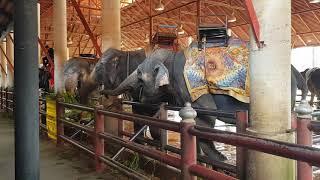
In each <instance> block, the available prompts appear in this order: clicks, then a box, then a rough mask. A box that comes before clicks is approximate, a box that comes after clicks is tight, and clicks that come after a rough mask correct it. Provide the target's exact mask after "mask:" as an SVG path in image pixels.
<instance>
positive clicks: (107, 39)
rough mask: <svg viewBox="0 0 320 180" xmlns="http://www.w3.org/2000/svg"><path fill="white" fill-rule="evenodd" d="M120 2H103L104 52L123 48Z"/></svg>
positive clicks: (108, 0) (111, 0)
mask: <svg viewBox="0 0 320 180" xmlns="http://www.w3.org/2000/svg"><path fill="white" fill-rule="evenodd" d="M120 25H121V22H120V1H119V0H102V36H101V38H102V52H104V51H105V50H106V49H108V48H110V47H113V48H117V49H120V48H121V26H120Z"/></svg>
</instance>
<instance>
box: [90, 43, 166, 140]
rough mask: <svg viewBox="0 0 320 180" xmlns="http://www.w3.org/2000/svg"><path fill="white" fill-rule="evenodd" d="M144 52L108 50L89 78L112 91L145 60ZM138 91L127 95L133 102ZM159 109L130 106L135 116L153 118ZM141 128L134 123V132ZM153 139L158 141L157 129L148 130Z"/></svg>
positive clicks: (136, 99)
mask: <svg viewBox="0 0 320 180" xmlns="http://www.w3.org/2000/svg"><path fill="white" fill-rule="evenodd" d="M145 58H146V53H145V50H143V49H142V50H137V51H121V50H118V49H114V48H110V49H108V50H107V51H106V52H104V53H103V55H102V57H101V60H100V61H99V62H98V63H97V64H96V66H95V68H94V70H93V71H92V75H91V77H92V78H94V81H95V82H97V83H98V84H99V85H103V87H104V89H109V90H112V89H114V88H116V87H118V86H119V85H120V84H121V83H122V82H123V81H124V80H125V79H126V78H127V77H128V76H129V75H130V74H131V73H132V72H134V71H135V70H136V68H137V67H138V66H139V65H140V64H141V63H142V62H143V61H144V60H145ZM140 93H141V92H140V89H135V90H133V91H130V92H128V93H127V94H128V95H129V96H130V97H131V98H132V100H133V101H139V98H140ZM158 110H159V108H157V107H149V106H148V107H146V106H139V105H132V112H133V113H135V114H140V115H146V116H153V115H154V114H156V113H157V111H158ZM141 127H142V125H141V124H138V123H134V130H135V132H136V131H138V130H139V129H140V128H141ZM150 131H151V135H152V137H153V138H154V139H157V140H159V138H160V131H159V129H158V128H153V127H151V128H150Z"/></svg>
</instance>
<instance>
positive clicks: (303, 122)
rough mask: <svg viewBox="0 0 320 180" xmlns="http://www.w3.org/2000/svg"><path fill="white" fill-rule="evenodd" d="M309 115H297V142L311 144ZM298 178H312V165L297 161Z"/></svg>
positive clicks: (309, 179) (310, 179) (306, 179)
mask: <svg viewBox="0 0 320 180" xmlns="http://www.w3.org/2000/svg"><path fill="white" fill-rule="evenodd" d="M310 120H311V117H310V118H308V117H299V116H298V117H297V144H299V145H305V146H312V132H311V131H310V130H309V129H308V124H309V122H310ZM298 180H312V166H311V165H310V164H309V163H306V162H301V161H298Z"/></svg>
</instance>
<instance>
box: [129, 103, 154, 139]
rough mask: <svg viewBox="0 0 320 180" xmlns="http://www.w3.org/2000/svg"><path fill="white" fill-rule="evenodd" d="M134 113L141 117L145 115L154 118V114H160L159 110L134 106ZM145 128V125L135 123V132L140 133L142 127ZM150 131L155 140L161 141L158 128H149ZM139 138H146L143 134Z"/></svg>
mask: <svg viewBox="0 0 320 180" xmlns="http://www.w3.org/2000/svg"><path fill="white" fill-rule="evenodd" d="M132 112H133V113H135V114H140V115H145V116H153V115H154V114H156V113H157V112H158V108H157V109H153V108H152V109H148V108H145V107H139V106H132ZM143 126H144V124H141V123H134V132H135V133H136V132H138V131H139V130H140V129H141V128H142V127H143ZM149 129H150V134H151V137H152V138H153V139H154V140H158V141H159V140H160V129H159V128H157V127H149ZM138 137H144V134H143V133H141V134H140V135H139V136H138Z"/></svg>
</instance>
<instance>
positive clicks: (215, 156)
mask: <svg viewBox="0 0 320 180" xmlns="http://www.w3.org/2000/svg"><path fill="white" fill-rule="evenodd" d="M210 118H212V117H210ZM196 124H197V125H199V126H205V127H211V128H214V124H215V122H212V123H211V124H208V117H199V118H196ZM197 146H198V150H200V149H201V151H202V152H203V153H204V154H205V155H207V156H208V157H209V159H210V160H211V161H225V160H227V157H226V156H224V155H223V154H222V153H221V152H219V151H218V150H217V149H216V146H215V144H214V142H213V141H210V140H207V139H201V138H199V139H197ZM201 151H198V152H201Z"/></svg>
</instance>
